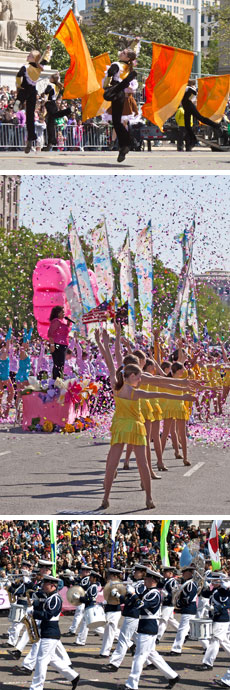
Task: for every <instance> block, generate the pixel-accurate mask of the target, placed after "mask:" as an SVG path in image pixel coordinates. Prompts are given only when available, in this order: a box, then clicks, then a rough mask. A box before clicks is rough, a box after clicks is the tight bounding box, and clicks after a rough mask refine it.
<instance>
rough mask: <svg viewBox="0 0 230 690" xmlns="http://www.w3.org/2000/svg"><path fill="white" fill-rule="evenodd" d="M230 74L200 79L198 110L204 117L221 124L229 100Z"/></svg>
mask: <svg viewBox="0 0 230 690" xmlns="http://www.w3.org/2000/svg"><path fill="white" fill-rule="evenodd" d="M229 91H230V74H221V75H219V76H218V77H202V79H198V96H197V110H199V113H201V115H203V116H204V117H209V118H210V119H211V120H214V122H220V121H221V119H222V117H223V115H224V113H225V108H226V105H227V102H228V98H229Z"/></svg>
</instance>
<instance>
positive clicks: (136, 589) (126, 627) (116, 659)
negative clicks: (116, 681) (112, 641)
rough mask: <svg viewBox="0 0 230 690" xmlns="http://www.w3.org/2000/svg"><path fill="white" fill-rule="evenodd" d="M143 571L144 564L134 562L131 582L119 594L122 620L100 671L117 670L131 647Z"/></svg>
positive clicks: (142, 584)
mask: <svg viewBox="0 0 230 690" xmlns="http://www.w3.org/2000/svg"><path fill="white" fill-rule="evenodd" d="M145 571H146V566H144V565H142V564H141V563H136V564H135V565H134V574H133V582H130V583H128V584H127V586H126V595H125V596H122V595H121V596H120V604H123V603H124V608H123V611H122V616H124V621H123V624H122V627H121V630H120V634H119V638H118V642H117V646H116V649H115V650H114V652H113V654H112V656H111V659H110V663H109V664H105V665H104V666H102V669H101V670H102V671H118V669H119V667H120V665H121V664H122V661H123V659H124V657H125V654H126V652H127V649H128V648H130V647H131V642H132V640H133V636H134V635H135V633H136V632H137V628H138V619H139V613H140V603H139V602H138V601H137V596H141V595H142V594H143V592H144V589H145V585H144V580H143V577H144V574H145ZM136 595H137V596H136Z"/></svg>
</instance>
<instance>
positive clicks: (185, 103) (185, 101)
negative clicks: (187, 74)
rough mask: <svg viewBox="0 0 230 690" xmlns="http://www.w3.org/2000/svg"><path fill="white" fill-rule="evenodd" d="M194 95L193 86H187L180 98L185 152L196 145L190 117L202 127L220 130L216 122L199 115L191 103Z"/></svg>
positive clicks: (194, 89)
mask: <svg viewBox="0 0 230 690" xmlns="http://www.w3.org/2000/svg"><path fill="white" fill-rule="evenodd" d="M196 95H197V91H196V88H195V86H187V88H186V90H185V94H184V97H183V98H182V102H181V103H182V108H184V124H185V131H186V151H191V150H192V148H193V147H194V146H195V145H196V143H197V138H196V136H195V134H194V131H193V129H192V127H191V116H192V117H194V118H196V120H198V121H199V122H202V123H203V124H204V125H209V126H210V127H212V128H213V129H216V130H217V131H219V129H220V125H218V124H217V122H213V120H210V119H209V118H208V117H203V115H201V113H199V112H198V110H197V108H196V106H195V103H193V100H194V99H195V98H196Z"/></svg>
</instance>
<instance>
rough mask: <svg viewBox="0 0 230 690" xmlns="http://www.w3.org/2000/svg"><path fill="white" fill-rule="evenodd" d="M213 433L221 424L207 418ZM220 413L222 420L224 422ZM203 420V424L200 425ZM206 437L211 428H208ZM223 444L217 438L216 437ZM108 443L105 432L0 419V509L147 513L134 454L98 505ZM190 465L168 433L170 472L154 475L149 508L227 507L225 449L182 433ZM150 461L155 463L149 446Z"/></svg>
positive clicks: (222, 510) (184, 511)
mask: <svg viewBox="0 0 230 690" xmlns="http://www.w3.org/2000/svg"><path fill="white" fill-rule="evenodd" d="M214 423H215V427H214V433H215V435H216V436H217V434H218V431H219V432H220V434H221V433H222V431H221V419H219V430H218V427H217V426H216V421H215V422H214V420H213V421H212V422H211V423H210V429H208V436H209V433H210V434H211V431H212V433H213V430H212V426H211V425H212V424H213V425H214ZM227 423H228V422H227V421H226V418H225V422H224V427H226V426H227ZM202 428H203V427H202ZM210 441H211V436H210ZM222 445H223V443H222ZM108 450H109V434H108V432H107V434H106V433H105V434H104V436H101V437H100V436H96V434H94V432H83V433H82V434H74V435H73V434H63V433H61V434H60V433H59V434H58V433H53V434H47V433H46V434H45V433H29V432H23V431H22V429H21V428H20V427H15V428H14V427H12V426H11V427H9V425H2V427H1V433H0V461H1V486H0V501H1V512H2V515H6V514H7V515H9V514H10V515H14V516H16V515H22V514H23V515H27V516H28V515H47V514H54V515H57V514H74V515H83V514H95V513H98V514H101V513H103V514H104V513H106V514H108V515H109V514H111V515H112V514H116V515H117V514H124V515H128V514H130V513H131V514H134V515H140V514H149V512H148V511H147V510H146V507H145V494H144V492H143V491H141V487H140V478H139V474H138V471H137V466H136V461H135V459H134V457H133V456H132V458H131V462H130V470H129V471H124V470H123V459H124V454H123V456H122V460H121V462H120V466H119V470H118V475H117V478H116V479H115V481H114V484H113V487H112V492H111V497H110V507H109V508H107V510H106V511H104V510H100V511H99V507H100V505H101V502H102V497H103V479H104V473H105V463H106V457H107V454H108ZM188 458H189V459H190V461H191V462H192V466H191V467H184V465H183V461H182V460H176V459H175V457H174V451H173V449H172V447H171V442H170V440H169V441H168V444H167V447H166V451H165V454H164V462H165V464H166V466H167V467H168V468H169V471H168V472H161V473H160V476H161V481H157V480H155V481H154V480H152V494H153V501H154V503H155V506H156V508H155V510H152V511H151V512H152V513H153V515H154V516H157V515H162V512H163V513H164V514H168V515H178V516H180V515H181V516H187V515H196V514H202V515H204V514H205V515H210V514H212V513H213V514H217V515H219V514H223V515H227V514H228V513H229V460H230V449H229V447H227V448H222V447H220V445H218V443H213V442H210V443H205V442H204V440H202V438H201V434H200V437H199V433H198V435H197V440H196V444H195V443H194V441H193V440H188ZM152 464H153V466H154V467H155V468H156V460H155V454H154V452H153V451H152Z"/></svg>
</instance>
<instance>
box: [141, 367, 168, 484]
mask: <svg viewBox="0 0 230 690" xmlns="http://www.w3.org/2000/svg"><path fill="white" fill-rule="evenodd" d="M158 369H159V367H158ZM143 371H144V372H145V373H146V374H151V375H152V376H154V375H155V374H156V373H157V372H156V364H155V361H154V360H153V359H150V358H149V357H148V358H147V359H146V363H145V366H144V368H143ZM162 374H163V372H162ZM143 386H144V384H142V386H140V387H141V388H143ZM144 390H149V391H151V393H156V394H157V393H158V392H159V389H158V386H154V385H153V384H152V383H151V380H150V382H149V384H147V385H146V387H145V386H144ZM161 392H162V391H161ZM149 402H150V401H149ZM150 406H151V410H152V424H151V437H150V438H151V440H152V441H153V445H154V450H155V453H156V456H157V468H158V470H159V471H164V472H165V471H167V467H166V466H165V465H164V463H163V460H162V448H161V437H160V422H161V420H162V419H163V416H162V409H161V406H160V405H159V401H158V399H157V397H156V398H155V399H154V400H151V402H150Z"/></svg>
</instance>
